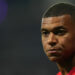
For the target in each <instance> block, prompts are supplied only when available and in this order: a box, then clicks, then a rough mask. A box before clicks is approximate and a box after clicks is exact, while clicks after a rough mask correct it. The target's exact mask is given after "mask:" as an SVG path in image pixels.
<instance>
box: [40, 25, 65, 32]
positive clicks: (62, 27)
mask: <svg viewBox="0 0 75 75" xmlns="http://www.w3.org/2000/svg"><path fill="white" fill-rule="evenodd" d="M58 29H65V27H64V26H57V27H55V28H53V29H52V30H51V31H54V30H58ZM41 31H48V30H47V29H46V28H41Z"/></svg>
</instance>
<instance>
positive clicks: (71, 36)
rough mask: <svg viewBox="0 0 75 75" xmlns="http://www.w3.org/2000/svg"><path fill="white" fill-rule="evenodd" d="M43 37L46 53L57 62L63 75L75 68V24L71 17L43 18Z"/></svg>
mask: <svg viewBox="0 0 75 75" xmlns="http://www.w3.org/2000/svg"><path fill="white" fill-rule="evenodd" d="M41 36H42V44H43V48H44V52H45V53H46V55H47V56H48V58H49V60H51V61H54V62H56V64H57V66H58V68H59V70H60V71H61V73H62V75H66V74H67V73H69V71H70V70H71V69H72V68H73V67H74V66H75V22H74V20H72V17H71V15H69V14H64V15H61V16H55V17H48V18H42V25H41Z"/></svg>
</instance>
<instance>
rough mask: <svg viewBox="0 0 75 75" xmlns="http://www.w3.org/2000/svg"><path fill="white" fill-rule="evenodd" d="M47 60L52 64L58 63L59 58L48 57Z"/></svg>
mask: <svg viewBox="0 0 75 75" xmlns="http://www.w3.org/2000/svg"><path fill="white" fill-rule="evenodd" d="M48 59H49V60H50V61H52V62H58V61H59V58H57V57H48Z"/></svg>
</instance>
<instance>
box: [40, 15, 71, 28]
mask: <svg viewBox="0 0 75 75" xmlns="http://www.w3.org/2000/svg"><path fill="white" fill-rule="evenodd" d="M56 26H67V27H71V26H72V18H71V15H68V14H66V15H62V16H55V17H48V18H42V25H41V28H44V27H45V28H46V27H56Z"/></svg>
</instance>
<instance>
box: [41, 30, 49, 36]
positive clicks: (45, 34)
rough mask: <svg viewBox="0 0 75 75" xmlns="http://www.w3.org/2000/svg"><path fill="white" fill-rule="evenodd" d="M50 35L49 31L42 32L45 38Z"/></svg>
mask: <svg viewBox="0 0 75 75" xmlns="http://www.w3.org/2000/svg"><path fill="white" fill-rule="evenodd" d="M48 34H49V32H48V31H42V32H41V35H43V36H47V35H48Z"/></svg>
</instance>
